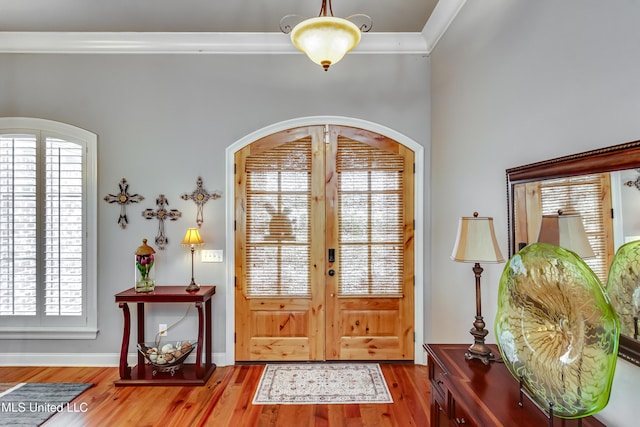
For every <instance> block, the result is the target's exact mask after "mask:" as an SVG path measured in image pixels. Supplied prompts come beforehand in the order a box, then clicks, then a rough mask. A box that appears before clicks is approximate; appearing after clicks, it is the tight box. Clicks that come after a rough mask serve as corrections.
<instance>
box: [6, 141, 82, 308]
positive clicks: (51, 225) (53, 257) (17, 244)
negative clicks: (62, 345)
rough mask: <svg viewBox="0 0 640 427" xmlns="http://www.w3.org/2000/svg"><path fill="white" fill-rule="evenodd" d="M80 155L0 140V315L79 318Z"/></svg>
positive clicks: (43, 144)
mask: <svg viewBox="0 0 640 427" xmlns="http://www.w3.org/2000/svg"><path fill="white" fill-rule="evenodd" d="M83 154H84V150H83V147H82V146H81V145H80V144H77V143H74V142H68V141H64V140H61V139H57V138H51V137H47V138H44V139H40V138H39V137H38V136H37V135H35V134H34V135H29V134H24V135H23V134H16V135H11V134H5V135H0V212H1V213H2V215H1V216H0V316H37V315H40V314H44V315H45V316H81V315H83V314H84V313H83V304H84V299H83V298H84V295H83V277H84V270H83V251H84V244H85V242H84V238H83V236H84V231H83V165H84V158H83Z"/></svg>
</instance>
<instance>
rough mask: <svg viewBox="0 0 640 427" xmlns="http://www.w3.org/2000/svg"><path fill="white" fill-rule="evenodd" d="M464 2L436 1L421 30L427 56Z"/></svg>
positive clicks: (454, 0)
mask: <svg viewBox="0 0 640 427" xmlns="http://www.w3.org/2000/svg"><path fill="white" fill-rule="evenodd" d="M466 2H467V0H440V1H438V3H437V4H436V7H435V8H434V9H433V13H431V16H430V17H429V20H428V21H427V23H426V24H425V26H424V29H423V30H422V35H423V37H424V40H425V43H426V44H427V55H430V54H431V52H432V51H433V49H434V48H435V47H436V45H437V44H438V42H439V41H440V38H441V37H442V36H443V35H444V33H446V32H447V29H448V28H449V25H451V23H452V22H453V20H454V19H455V18H456V16H458V13H459V12H460V10H461V9H462V7H463V6H464V5H465V3H466Z"/></svg>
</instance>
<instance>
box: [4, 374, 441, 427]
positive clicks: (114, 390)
mask: <svg viewBox="0 0 640 427" xmlns="http://www.w3.org/2000/svg"><path fill="white" fill-rule="evenodd" d="M263 368H264V366H263V365H250V366H248V365H239V366H224V367H218V368H217V369H216V371H215V372H214V373H213V375H212V376H211V378H210V379H209V381H208V382H207V384H206V385H205V386H202V387H159V386H153V387H115V386H114V385H113V382H114V381H115V380H116V379H118V369H117V368H96V367H86V368H85V367H80V368H76V367H74V368H66V367H65V368H59V367H0V382H65V381H67V382H91V383H94V384H95V386H94V387H92V388H91V389H89V390H87V391H86V392H85V393H83V394H82V395H81V396H79V397H78V398H77V399H76V400H75V402H76V405H75V407H77V408H79V407H80V404H86V405H83V406H82V407H86V412H84V413H82V412H63V413H59V414H56V415H54V416H53V417H52V418H50V419H49V421H47V422H46V423H45V424H44V425H45V426H46V427H51V426H64V427H75V426H83V427H84V426H117V427H126V426H136V427H144V426H163V427H168V426H183V427H186V426H188V427H192V426H216V427H224V426H232V427H245V426H249V427H253V426H280V427H311V426H318V427H320V426H322V427H354V426H376V427H378V426H380V427H384V426H398V427H407V426H420V427H424V426H428V425H429V383H428V378H427V368H426V367H425V366H420V365H413V364H393V363H389V364H387V363H383V364H381V368H382V372H383V374H384V376H385V379H386V380H387V384H388V386H389V390H390V391H391V394H392V396H393V401H394V403H390V404H367V405H255V406H254V405H252V404H251V401H252V399H253V394H254V392H255V389H256V387H257V385H258V381H259V379H260V375H261V374H262V370H263Z"/></svg>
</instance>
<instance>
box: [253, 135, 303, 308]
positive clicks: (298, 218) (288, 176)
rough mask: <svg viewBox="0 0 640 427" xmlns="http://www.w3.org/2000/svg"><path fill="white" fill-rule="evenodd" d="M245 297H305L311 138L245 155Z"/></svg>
mask: <svg viewBox="0 0 640 427" xmlns="http://www.w3.org/2000/svg"><path fill="white" fill-rule="evenodd" d="M245 173H246V198H247V206H246V227H247V229H246V239H247V242H246V259H245V264H246V271H247V273H246V274H247V285H246V293H247V296H248V297H258V296H260V297H269V296H271V297H280V296H289V295H292V296H294V295H295V296H309V295H311V286H310V267H309V264H310V257H311V239H310V233H311V226H310V210H311V204H310V198H311V139H310V138H306V139H302V140H298V141H295V142H290V143H287V144H283V145H280V146H278V147H276V148H272V149H269V150H267V151H264V152H262V153H258V154H252V155H250V156H248V157H247V159H246V164H245Z"/></svg>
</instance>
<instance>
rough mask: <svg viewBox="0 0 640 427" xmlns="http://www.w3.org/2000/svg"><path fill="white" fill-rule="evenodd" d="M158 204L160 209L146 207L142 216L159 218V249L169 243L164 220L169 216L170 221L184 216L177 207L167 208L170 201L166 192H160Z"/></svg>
mask: <svg viewBox="0 0 640 427" xmlns="http://www.w3.org/2000/svg"><path fill="white" fill-rule="evenodd" d="M156 205H157V206H158V209H156V210H155V211H154V210H153V209H145V210H144V211H142V216H143V217H145V218H146V219H152V218H156V219H157V220H158V234H157V235H156V240H155V242H156V246H158V249H161V250H164V245H166V244H167V243H169V239H168V238H167V237H166V236H165V234H164V221H165V220H166V219H167V218H168V219H169V220H170V221H175V220H177V219H178V218H180V217H181V216H182V212H180V211H179V210H177V209H170V210H167V209H166V208H165V206H167V205H169V201H168V200H167V198H166V197H164V194H160V195H159V196H158V198H157V199H156Z"/></svg>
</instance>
